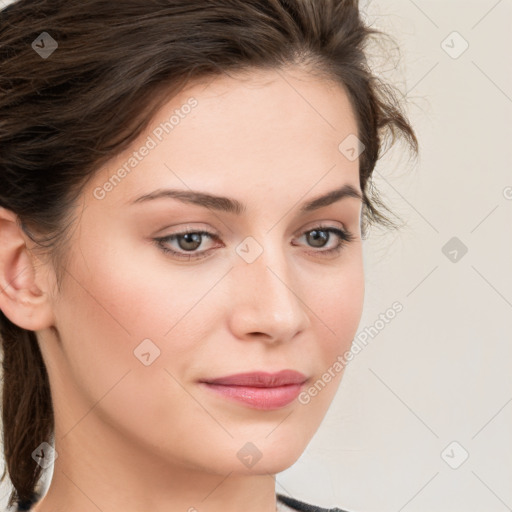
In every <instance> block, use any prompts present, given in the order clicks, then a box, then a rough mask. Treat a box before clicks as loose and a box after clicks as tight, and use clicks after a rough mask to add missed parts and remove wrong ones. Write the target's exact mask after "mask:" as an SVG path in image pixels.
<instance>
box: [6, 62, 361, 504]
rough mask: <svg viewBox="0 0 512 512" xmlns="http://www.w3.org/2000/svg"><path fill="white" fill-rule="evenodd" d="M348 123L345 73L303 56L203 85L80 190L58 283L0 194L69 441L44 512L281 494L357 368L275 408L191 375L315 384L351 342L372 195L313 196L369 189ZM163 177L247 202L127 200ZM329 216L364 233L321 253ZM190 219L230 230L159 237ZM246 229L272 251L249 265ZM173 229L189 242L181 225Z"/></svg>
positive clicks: (25, 314) (25, 320)
mask: <svg viewBox="0 0 512 512" xmlns="http://www.w3.org/2000/svg"><path fill="white" fill-rule="evenodd" d="M284 78H286V79H284ZM190 97H194V98H195V99H196V100H197V102H198V104H197V106H196V107H195V108H194V109H193V110H192V111H191V112H190V113H189V114H188V115H187V116H185V117H184V118H183V119H181V120H180V123H179V125H178V126H176V127H175V128H174V129H173V131H172V132H170V133H169V134H167V135H165V137H164V138H163V139H162V141H160V142H159V143H158V144H157V146H156V147H155V148H154V149H152V150H151V151H150V152H149V154H147V156H145V157H144V158H143V160H141V161H140V163H138V165H137V166H136V167H135V168H133V170H132V171H131V172H130V173H129V174H127V175H126V176H125V177H124V178H123V179H122V181H121V182H120V183H118V184H117V185H116V186H115V187H114V188H113V189H112V190H111V191H109V192H108V193H107V194H106V195H105V197H104V198H103V199H101V200H100V199H97V198H96V197H95V196H94V194H93V191H94V189H95V187H98V186H100V187H101V186H102V185H103V184H104V183H105V182H106V181H108V179H109V178H110V177H111V176H112V175H113V174H114V173H115V172H116V170H117V169H119V167H121V166H122V164H123V163H124V162H125V161H126V160H127V158H128V157H129V156H130V155H131V154H132V152H133V151H134V150H137V149H138V148H140V147H141V146H142V144H143V143H144V141H146V139H147V137H148V135H150V134H151V131H152V130H153V129H154V128H155V127H156V126H158V125H159V124H160V123H161V122H163V121H165V120H168V119H169V117H170V116H171V115H172V112H173V111H174V110H175V109H177V108H180V105H183V104H185V103H186V102H187V99H189V98H190ZM350 134H357V125H356V120H355V117H354V114H353V111H352V108H351V106H350V103H349V100H348V97H347V95H346V93H345V92H344V90H343V88H342V87H341V86H339V85H336V84H333V83H330V82H327V81H326V80H322V79H320V78H318V77H315V76H313V75H311V74H308V73H307V72H306V71H303V70H302V69H293V70H292V69H287V70H279V72H275V71H269V70H266V71H253V72H251V74H249V75H247V76H246V77H245V78H244V80H239V79H236V78H233V77H232V76H231V77H228V76H222V77H219V78H217V79H215V80H213V81H212V80H210V81H209V82H208V84H206V82H205V83H196V84H195V85H191V86H190V87H188V88H187V89H185V90H183V91H182V92H181V93H180V94H179V95H178V96H175V97H174V98H172V99H171V100H170V101H169V102H168V103H166V105H165V106H164V107H163V108H162V109H161V110H160V111H159V112H158V114H157V116H156V117H155V119H154V120H153V121H152V123H151V125H150V127H149V128H148V129H147V130H146V131H145V132H144V133H143V134H142V135H141V136H140V137H139V138H138V139H137V140H136V141H135V142H134V143H133V144H132V146H131V148H130V149H129V150H127V151H126V152H125V153H123V154H122V155H119V156H118V157H116V158H115V159H114V160H112V161H110V162H109V163H108V164H106V165H105V166H104V167H102V168H101V169H99V170H98V172H97V174H96V176H95V177H94V179H93V180H92V181H91V183H90V184H88V186H87V188H86V189H85V190H84V193H83V196H82V197H81V204H80V206H79V207H78V215H77V218H78V220H77V222H78V224H77V226H76V229H74V230H73V234H72V238H71V241H70V247H71V249H70V250H71V251H72V254H71V257H70V260H69V262H68V264H67V266H66V271H65V272H64V279H63V286H62V288H61V289H60V290H58V289H57V287H56V285H55V273H54V269H53V268H52V267H51V265H50V264H49V262H48V261H46V260H44V261H43V260H42V259H38V258H37V257H36V256H35V255H34V254H33V253H31V251H30V248H31V246H32V242H31V241H30V239H29V238H28V237H27V236H26V235H25V234H24V233H23V232H22V231H21V230H20V229H19V228H18V226H17V225H16V224H15V220H16V217H15V216H14V214H12V212H10V211H8V210H6V209H3V208H0V237H1V238H0V240H1V243H0V279H1V282H0V285H1V289H2V290H3V293H1V294H0V308H1V309H2V311H3V312H4V313H5V314H6V316H7V317H8V318H9V319H10V320H11V321H12V322H13V323H15V324H17V325H18V326H20V327H23V328H25V329H28V330H32V331H35V332H36V334H37V338H38V343H39V345H40V347H41V351H42V354H43V358H44V361H45V364H46V366H47V368H48V374H49V378H50V383H51V391H52V400H53V403H54V410H55V449H56V451H57V453H58V457H57V459H56V460H55V463H54V474H53V479H52V482H51V485H50V488H49V491H48V493H47V494H46V496H45V497H43V499H42V500H41V501H40V502H39V503H38V504H37V505H36V506H35V507H34V508H33V510H35V511H36V512H69V511H70V510H72V511H73V512H97V511H98V510H101V511H102V512H119V511H123V512H140V511H141V510H152V511H153V512H169V511H173V512H174V511H184V512H185V511H194V509H195V510H197V511H198V512H239V511H241V510H243V511H244V512H273V511H274V510H275V509H276V499H275V492H276V482H275V474H276V473H279V472H280V471H283V470H285V469H286V468H288V467H290V466H291V465H292V464H293V463H294V462H295V461H296V460H297V459H298V458H299V457H300V455H301V454H302V453H303V451H304V449H305V448H306V446H307V444H308V443H309V442H310V440H311V438H312V437H313V435H314V433H315V432H316V430H317V429H318V427H319V426H320V423H321V421H322V419H323V418H324V416H325V414H326V412H327V410H328V407H329V405H330V404H331V402H332V400H333V398H334V395H335V393H336V391H337V389H338V386H339V383H340V380H341V378H342V374H343V372H338V373H337V374H336V376H335V377H334V378H333V379H332V380H331V381H330V382H329V384H328V385H327V386H325V388H324V389H323V390H322V391H321V392H319V393H318V394H317V396H315V397H313V398H311V400H310V402H309V403H307V404H301V403H299V402H298V401H297V400H295V401H293V402H292V403H291V404H289V405H286V406H285V407H282V408H280V409H276V410H266V411H265V410H264V411H261V410H256V409H253V408H251V407H248V406H246V405H244V404H241V403H235V402H232V401H228V400H227V399H225V398H223V397H220V396H217V395H215V394H213V393H211V392H207V390H206V391H205V390H204V389H202V388H201V387H200V386H199V384H198V382H197V381H198V380H199V379H201V378H213V377H220V376H224V375H230V374H234V373H241V372H248V371H268V372H274V371H279V370H282V369H294V370H298V371H300V372H302V373H304V374H305V375H306V376H307V377H308V386H310V385H312V384H313V383H315V382H316V381H317V380H318V379H320V378H321V376H322V374H323V373H324V372H325V371H326V369H327V368H329V367H332V365H333V363H334V362H335V361H336V358H337V357H338V356H339V355H340V354H343V353H344V352H345V351H346V350H348V349H349V348H350V344H351V342H352V340H353V338H354V335H355V334H356V330H357V327H358V324H359V321H360V317H361V313H362V308H363V298H364V276H363V259H362V241H361V232H360V222H361V205H362V203H361V200H360V199H358V198H356V197H344V198H342V199H340V200H337V201H336V202H334V203H332V204H330V205H327V206H324V207H322V208H320V209H317V210H314V211H310V212H306V213H301V212H300V206H301V205H302V204H304V203H305V202H307V201H308V200H311V199H314V198H316V197H318V196H320V195H323V194H326V193H327V192H330V191H332V190H336V189H339V188H340V187H342V186H344V185H346V184H349V185H351V186H352V187H353V188H354V189H356V190H357V191H359V192H361V190H360V185H359V174H358V173H359V171H358V160H353V161H350V160H349V159H347V158H346V157H345V156H344V155H343V154H342V153H341V152H340V151H339V149H338V145H339V144H340V142H341V141H342V140H343V139H345V137H347V136H348V135H350ZM154 138H155V137H154ZM155 140H156V139H155ZM163 188H172V189H179V190H190V189H192V190H197V191H201V192H206V193H209V194H215V195H221V196H227V197H230V198H233V199H236V200H238V201H240V202H241V203H243V204H245V212H243V213H241V214H240V215H237V214H235V213H233V212H225V211H217V210H214V209H208V208H205V207H201V206H198V205H194V204H190V203H184V202H181V201H179V200H177V199H169V198H162V199H157V200H154V201H146V202H141V203H140V204H135V205H130V204H129V203H130V202H131V201H133V200H134V199H135V198H137V197H139V196H141V195H143V194H147V193H151V192H153V191H155V190H157V189H163ZM319 225H322V226H328V227H334V228H338V229H345V230H347V231H349V232H350V233H351V234H352V235H353V236H354V240H352V241H351V242H349V243H345V245H344V246H343V247H342V248H341V251H340V252H339V253H333V254H330V255H322V254H321V252H322V251H325V250H328V249H330V248H334V247H336V245H337V244H338V243H339V237H338V236H336V235H335V234H334V233H330V234H329V235H328V237H329V238H328V240H327V241H326V242H325V243H324V245H323V246H322V245H321V244H320V243H318V245H314V244H313V242H312V237H311V236H308V233H309V232H310V231H311V230H314V229H315V228H317V227H318V226H319ZM187 228H190V229H194V230H197V231H201V230H205V231H208V232H210V233H213V234H216V235H218V237H219V239H218V240H216V239H210V238H208V237H203V238H202V239H201V244H200V246H199V248H198V249H196V250H195V253H196V254H199V253H201V252H202V251H209V253H208V255H207V256H206V257H204V258H203V259H198V260H195V261H194V260H191V261H187V260H182V259H176V258H174V257H173V256H171V255H169V254H166V253H164V252H163V251H162V249H160V248H159V247H158V246H157V245H156V244H155V243H154V242H153V241H152V239H153V238H155V237H163V236H169V235H171V234H175V233H179V232H183V231H185V230H186V229H187ZM308 230H309V231H308ZM247 237H252V239H254V240H255V241H257V243H258V244H259V245H260V246H261V248H262V253H261V254H260V255H259V257H258V258H256V259H255V260H254V261H253V262H251V263H248V262H247V261H245V260H244V259H243V258H242V257H241V256H240V255H239V254H238V253H237V252H236V248H237V246H239V245H240V244H241V243H242V242H243V241H244V240H245V239H246V238H247ZM166 246H167V247H169V248H171V249H174V250H175V251H179V252H181V253H183V254H186V253H187V251H186V249H183V247H187V245H186V244H185V243H184V242H183V239H182V240H181V245H180V243H179V240H176V239H174V240H173V241H171V240H168V241H167V242H166ZM145 339H150V340H152V342H153V343H154V344H155V345H156V346H157V347H158V348H159V349H160V356H159V357H157V358H156V359H155V360H154V361H153V362H152V363H151V364H150V365H148V366H146V365H144V364H142V363H141V361H140V360H139V359H138V358H137V357H136V356H135V355H134V350H135V349H136V348H137V346H139V345H140V343H141V342H142V341H143V340H145ZM248 442H251V443H253V444H254V445H255V446H257V448H258V449H259V451H260V452H261V454H262V457H261V459H260V460H259V461H258V462H257V463H256V464H255V465H254V466H253V467H251V468H249V467H247V466H246V465H244V464H243V463H242V462H241V461H240V459H239V458H238V457H237V452H238V451H239V450H240V449H241V448H242V447H243V446H244V445H245V444H246V443H248ZM35 448H36V446H34V449H35ZM46 471H50V469H47V470H46ZM312 478H314V475H312ZM278 492H280V491H279V490H278Z"/></svg>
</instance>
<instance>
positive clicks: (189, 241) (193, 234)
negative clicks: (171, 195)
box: [153, 226, 356, 261]
mask: <svg viewBox="0 0 512 512" xmlns="http://www.w3.org/2000/svg"><path fill="white" fill-rule="evenodd" d="M332 234H334V235H336V238H335V241H336V244H335V245H334V247H331V248H329V249H324V250H317V251H309V252H313V253H314V254H318V255H321V256H324V255H332V254H337V253H339V252H340V251H341V249H342V248H343V247H344V246H345V245H346V244H347V243H349V242H352V241H353V240H354V239H355V238H356V237H355V236H354V235H352V233H350V232H348V231H346V230H343V229H340V228H337V227H334V226H316V227H315V228H313V229H309V230H307V231H305V232H304V233H303V234H302V236H303V237H305V238H306V240H307V243H308V244H310V247H314V248H322V247H324V246H326V245H328V242H330V241H331V235H332ZM203 237H207V238H209V239H210V240H217V241H219V242H220V238H219V237H218V236H217V235H216V234H214V233H210V232H209V231H203V230H198V231H194V230H187V231H182V232H180V233H173V234H172V235H168V236H163V237H159V238H154V239H153V240H154V241H155V243H156V244H157V246H158V247H159V248H160V249H161V250H162V251H163V252H164V253H167V254H171V255H172V256H173V257H175V258H177V259H183V260H188V261H190V260H200V259H202V258H205V257H207V256H208V254H210V252H212V251H213V250H214V249H205V250H202V251H197V249H199V247H201V244H202V242H203ZM169 242H177V245H178V247H177V249H178V250H176V249H171V248H169ZM294 245H296V244H294ZM187 253H188V254H187Z"/></svg>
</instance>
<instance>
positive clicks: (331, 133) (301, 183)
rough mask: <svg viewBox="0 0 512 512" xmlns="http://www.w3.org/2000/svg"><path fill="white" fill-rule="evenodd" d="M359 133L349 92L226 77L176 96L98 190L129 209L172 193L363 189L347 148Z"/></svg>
mask: <svg viewBox="0 0 512 512" xmlns="http://www.w3.org/2000/svg"><path fill="white" fill-rule="evenodd" d="M356 133H357V123H356V120H355V116H354V113H353V110H352V107H351V104H350V101H349V98H348V96H347V94H346V92H345V90H344V88H343V87H342V85H340V84H336V83H333V82H331V81H328V80H325V79H321V78H319V77H318V76H316V75H312V74H309V73H308V72H306V71H303V70H298V69H287V70H257V71H252V72H245V73H243V74H237V75H235V74H230V75H229V76H228V75H221V76H218V77H215V78H213V79H212V78H208V79H204V80H201V81H200V82H196V83H194V84H192V85H190V86H188V87H186V88H185V89H183V90H182V91H181V92H180V93H179V94H177V95H175V96H174V97H172V98H170V99H169V101H168V102H167V103H165V104H164V105H163V106H162V107H161V108H160V110H159V111H158V112H157V114H156V115H155V116H154V118H153V120H152V121H151V123H150V125H149V126H148V128H147V129H146V130H145V131H144V132H143V133H142V134H141V135H140V136H139V137H138V138H137V139H136V140H135V141H134V142H133V143H132V144H131V146H130V148H128V150H126V151H124V152H123V153H121V154H119V155H118V156H117V157H115V158H114V159H113V160H111V161H110V162H109V163H107V164H106V165H105V166H104V167H103V168H102V169H100V170H99V172H98V175H97V179H96V180H94V183H93V184H92V186H94V187H97V186H98V185H99V186H103V184H105V183H107V182H110V183H111V184H112V186H111V187H108V188H109V192H108V194H107V196H108V198H109V201H118V202H120V203H121V204H124V203H126V202H127V201H128V200H129V199H130V198H133V197H134V195H136V194H138V193H142V192H148V191H149V189H151V188H158V187H162V186H169V187H173V188H177V187H179V188H182V189H187V188H193V189H196V190H197V189H207V190H209V191H211V192H215V191H216V192H224V193H226V192H227V191H232V194H231V195H236V191H237V190H240V189H244V190H253V191H256V190H259V191H261V192H263V193H265V191H267V192H270V190H271V189H275V188H279V189H290V190H291V189H294V188H296V189H297V190H298V191H301V190H302V191H303V192H305V191H306V190H307V188H311V187H312V186H313V185H314V183H315V182H316V181H318V180H319V179H324V180H326V181H328V182H329V183H326V184H325V187H327V188H328V187H329V184H334V185H339V184H341V183H347V182H350V183H352V184H353V185H354V186H358V183H359V179H358V178H359V176H358V162H357V160H356V161H350V160H348V159H347V158H346V157H345V156H344V155H343V154H342V153H341V152H340V150H339V145H340V142H341V141H343V140H344V139H345V138H346V137H347V136H350V135H352V136H354V135H355V134H356ZM144 148H145V149H144ZM142 153H144V154H142ZM120 169H124V171H123V172H119V171H120ZM119 175H122V176H121V178H120V176H119ZM325 187H323V188H322V190H325V189H326V188H325ZM331 188H332V187H331ZM318 191H319V189H317V190H316V192H318Z"/></svg>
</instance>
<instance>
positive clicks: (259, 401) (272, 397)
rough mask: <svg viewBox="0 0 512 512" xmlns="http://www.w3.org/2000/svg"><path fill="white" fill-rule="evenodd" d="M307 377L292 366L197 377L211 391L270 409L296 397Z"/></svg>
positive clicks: (250, 405) (250, 404) (289, 401)
mask: <svg viewBox="0 0 512 512" xmlns="http://www.w3.org/2000/svg"><path fill="white" fill-rule="evenodd" d="M306 380H307V377H306V376H305V375H303V374H302V373H300V372H296V371H294V370H282V371H280V372H277V373H267V372H250V373H239V374H236V375H229V376H226V377H218V378H214V379H205V380H202V381H200V382H201V384H202V385H203V386H205V387H206V388H208V389H210V390H211V391H213V392H215V393H217V394H219V395H221V396H223V397H225V398H227V399H231V400H236V401H239V402H242V403H244V404H246V405H248V406H249V407H252V408H255V409H262V410H273V409H279V408H281V407H285V406H286V405H288V404H290V403H291V402H293V400H295V399H296V398H297V396H298V395H299V393H300V391H301V388H302V387H303V385H304V383H305V382H306Z"/></svg>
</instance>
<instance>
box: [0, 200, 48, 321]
mask: <svg viewBox="0 0 512 512" xmlns="http://www.w3.org/2000/svg"><path fill="white" fill-rule="evenodd" d="M27 240H28V237H27V236H26V234H25V233H24V232H23V230H22V229H21V227H20V226H19V225H18V223H17V216H16V215H15V214H14V213H13V212H11V211H10V210H7V209H5V208H3V207H1V206H0V309H1V310H2V312H3V313H4V314H5V316H6V317H7V318H8V319H9V320H10V321H11V322H12V323H13V324H15V325H17V326H18V327H22V328H23V329H27V330H30V331H38V330H42V329H46V328H48V327H50V326H51V325H53V324H54V315H53V309H52V307H51V303H50V300H49V298H50V294H49V293H48V292H49V284H50V283H48V282H46V280H44V279H43V275H46V273H43V272H41V271H39V272H36V266H35V265H34V262H35V261H36V260H37V261H39V262H40V260H38V259H37V258H36V256H35V255H33V254H32V253H31V252H30V251H29V249H28V247H27ZM41 265H42V263H40V265H39V267H41Z"/></svg>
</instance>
